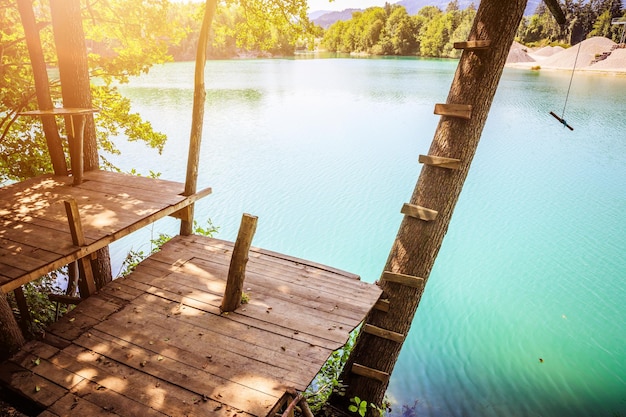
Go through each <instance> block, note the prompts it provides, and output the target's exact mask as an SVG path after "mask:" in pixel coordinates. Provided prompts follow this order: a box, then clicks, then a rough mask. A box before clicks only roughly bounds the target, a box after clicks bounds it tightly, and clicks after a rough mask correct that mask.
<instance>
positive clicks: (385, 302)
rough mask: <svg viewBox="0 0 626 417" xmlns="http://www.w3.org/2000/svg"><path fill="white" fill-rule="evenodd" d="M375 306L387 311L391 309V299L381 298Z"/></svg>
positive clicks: (384, 311)
mask: <svg viewBox="0 0 626 417" xmlns="http://www.w3.org/2000/svg"><path fill="white" fill-rule="evenodd" d="M374 308H375V309H376V310H378V311H382V312H383V313H386V312H388V311H389V300H387V299H384V300H383V299H381V300H378V301H376V304H374Z"/></svg>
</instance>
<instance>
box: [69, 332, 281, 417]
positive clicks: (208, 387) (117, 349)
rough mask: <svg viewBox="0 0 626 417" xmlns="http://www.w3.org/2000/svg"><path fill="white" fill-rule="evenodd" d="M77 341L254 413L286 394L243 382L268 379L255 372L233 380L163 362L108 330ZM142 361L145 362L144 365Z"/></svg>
mask: <svg viewBox="0 0 626 417" xmlns="http://www.w3.org/2000/svg"><path fill="white" fill-rule="evenodd" d="M76 344H78V345H80V346H83V347H86V348H88V349H91V350H93V351H94V352H96V353H98V354H101V355H104V356H106V357H108V358H111V359H113V360H116V361H118V362H120V363H124V364H126V365H127V366H129V367H131V368H133V369H135V370H136V371H140V372H145V373H149V374H150V375H152V376H154V377H156V378H159V379H161V380H165V381H169V382H170V383H173V384H176V385H178V386H181V387H185V388H188V387H189V388H190V387H193V391H194V392H201V393H203V394H205V395H206V396H207V397H208V398H211V399H213V400H215V401H219V402H222V403H224V404H228V405H230V406H232V407H235V408H238V409H240V410H247V411H248V412H250V413H251V414H253V415H257V416H261V415H265V414H267V411H268V410H269V409H271V408H272V406H273V405H274V403H275V402H276V401H278V399H279V398H280V396H282V392H281V391H279V390H277V393H280V396H278V395H277V396H271V395H268V394H264V393H262V392H260V391H258V390H256V389H253V388H250V387H248V386H245V385H243V383H244V382H245V383H248V384H251V385H252V384H254V385H257V384H263V383H266V382H267V381H265V380H262V379H260V378H256V377H254V376H253V375H251V374H245V372H244V373H242V376H241V379H242V380H241V381H240V382H237V381H229V380H227V379H223V378H219V377H217V376H215V377H213V378H207V377H206V376H207V375H206V373H205V372H203V371H201V370H198V369H195V368H193V367H191V366H189V365H188V364H186V363H184V362H179V361H176V360H173V359H168V360H161V361H159V360H158V355H155V354H154V353H152V352H149V351H146V350H144V349H142V348H139V347H137V346H134V345H132V344H129V343H127V342H125V341H123V340H120V339H116V338H112V337H110V336H108V335H106V334H104V333H99V332H94V334H93V335H92V336H91V337H81V338H80V339H79V340H77V341H76ZM144 361H145V362H144ZM142 363H143V365H141V364H142ZM135 415H142V414H141V413H138V414H135Z"/></svg>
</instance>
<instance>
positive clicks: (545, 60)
mask: <svg viewBox="0 0 626 417" xmlns="http://www.w3.org/2000/svg"><path fill="white" fill-rule="evenodd" d="M518 45H519V44H518ZM615 45H616V44H615V42H613V41H612V40H610V39H607V38H603V37H599V36H596V37H593V38H589V39H586V40H584V41H582V42H581V43H580V52H579V50H578V49H579V46H578V45H574V46H573V47H571V48H568V49H562V48H560V47H553V48H550V47H546V48H542V49H539V50H537V51H535V52H531V53H529V54H528V56H529V58H531V59H533V60H534V61H536V62H531V61H521V60H517V61H515V60H511V61H507V65H508V66H512V67H517V68H531V67H533V66H540V67H541V68H542V69H559V70H568V71H571V70H572V68H573V67H574V62H576V69H577V70H586V71H609V72H626V49H621V48H618V49H615V50H613V51H611V50H612V48H613V46H615ZM522 48H523V47H522ZM547 48H549V49H547ZM519 49H520V48H519V46H517V45H513V46H512V47H511V51H510V52H509V56H511V54H515V55H517V54H518V53H519V52H515V51H517V50H519ZM605 52H611V54H610V55H609V56H608V58H606V59H605V60H603V61H599V62H596V63H594V64H592V62H593V60H594V59H595V58H596V57H597V56H599V55H602V54H603V53H605ZM576 54H578V60H577V59H576Z"/></svg>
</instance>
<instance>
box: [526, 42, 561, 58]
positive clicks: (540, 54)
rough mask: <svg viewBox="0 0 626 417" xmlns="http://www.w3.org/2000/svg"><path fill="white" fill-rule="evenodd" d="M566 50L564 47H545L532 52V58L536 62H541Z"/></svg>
mask: <svg viewBox="0 0 626 417" xmlns="http://www.w3.org/2000/svg"><path fill="white" fill-rule="evenodd" d="M564 50H565V48H563V47H562V46H544V47H543V48H539V49H537V50H536V51H533V52H531V53H530V56H531V57H533V58H534V59H535V61H539V60H540V59H545V58H547V57H549V56H552V55H554V54H558V53H559V52H561V51H564Z"/></svg>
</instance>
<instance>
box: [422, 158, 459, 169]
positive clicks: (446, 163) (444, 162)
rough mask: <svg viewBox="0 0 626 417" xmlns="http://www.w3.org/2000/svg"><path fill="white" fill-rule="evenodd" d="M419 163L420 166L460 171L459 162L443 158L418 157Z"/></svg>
mask: <svg viewBox="0 0 626 417" xmlns="http://www.w3.org/2000/svg"><path fill="white" fill-rule="evenodd" d="M419 162H420V163H421V164H426V165H431V166H436V167H440V168H448V169H461V160H460V159H454V158H445V157H443V156H433V155H420V156H419Z"/></svg>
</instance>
